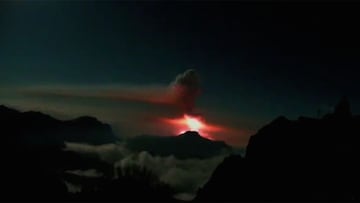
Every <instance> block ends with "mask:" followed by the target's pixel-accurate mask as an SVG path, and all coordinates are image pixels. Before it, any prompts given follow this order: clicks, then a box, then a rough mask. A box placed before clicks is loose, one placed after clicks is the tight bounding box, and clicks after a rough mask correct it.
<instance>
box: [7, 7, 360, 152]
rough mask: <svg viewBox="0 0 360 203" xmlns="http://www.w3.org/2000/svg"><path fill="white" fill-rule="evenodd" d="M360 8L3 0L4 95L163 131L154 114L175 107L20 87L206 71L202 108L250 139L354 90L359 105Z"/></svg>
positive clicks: (166, 78) (236, 137) (163, 79)
mask: <svg viewBox="0 0 360 203" xmlns="http://www.w3.org/2000/svg"><path fill="white" fill-rule="evenodd" d="M359 9H360V5H359V4H350V3H346V4H345V3H344V4H339V3H336V4H335V3H324V4H320V3H309V4H300V3H284V2H283V3H280V2H278V3H260V2H257V3H249V2H224V3H220V2H211V3H210V2H205V1H201V2H196V3H195V2H190V1H189V2H187V1H185V2H177V3H176V2H172V3H165V2H161V1H145V2H140V1H139V2H135V1H133V2H124V1H118V2H116V1H106V2H100V1H99V2H97V1H88V2H86V1H75V2H73V1H13V2H10V1H9V2H1V3H0V28H1V29H0V45H1V46H0V103H3V104H8V105H10V106H15V107H18V108H21V109H23V110H33V109H39V110H42V111H46V112H47V113H50V114H53V115H56V116H58V117H66V116H69V117H72V116H78V115H84V114H85V115H94V116H97V117H98V118H99V119H101V120H104V121H106V122H109V123H111V124H113V126H114V128H115V129H117V131H118V132H119V134H121V135H124V136H127V135H129V136H130V135H136V134H140V133H158V131H157V130H156V129H158V128H159V126H155V127H154V125H152V124H151V122H149V121H148V120H147V119H148V118H149V117H156V116H167V109H168V108H167V107H162V106H159V105H150V104H144V103H137V102H128V101H122V102H120V101H112V100H105V99H103V100H101V99H86V98H48V97H46V98H43V97H36V96H34V95H26V94H24V95H23V94H21V93H19V92H17V91H15V90H14V89H19V88H20V89H21V88H22V87H29V86H41V87H46V86H51V85H72V86H77V85H85V86H86V85H89V86H98V85H100V86H101V85H127V86H133V85H136V86H145V87H146V86H151V85H164V86H166V85H168V84H169V83H170V82H171V81H173V80H174V78H175V77H176V75H178V74H180V73H183V72H184V71H185V70H187V69H196V71H197V73H198V75H199V77H200V80H201V95H200V96H199V98H198V100H197V105H196V108H197V109H199V111H200V112H201V113H202V115H203V116H204V118H205V119H206V120H208V121H209V122H212V123H215V124H219V125H222V126H228V127H229V128H233V129H236V132H238V133H233V134H232V135H231V136H227V137H226V135H219V136H218V138H219V139H224V140H226V141H228V142H229V143H230V144H233V145H239V146H244V145H245V144H246V142H247V138H248V137H249V136H250V135H251V134H252V133H254V132H256V131H257V130H258V129H259V128H260V127H262V126H264V125H265V124H267V123H269V122H270V121H271V120H272V119H274V118H276V117H278V116H280V115H284V116H286V117H289V118H291V119H296V118H297V117H299V116H310V117H317V116H318V110H319V109H320V110H321V111H323V112H328V111H331V109H332V108H333V106H334V105H335V104H336V102H337V101H338V100H339V99H340V98H341V97H342V96H344V95H346V96H348V97H349V99H350V102H351V104H352V109H353V112H354V113H359V112H360V106H359V105H358V103H359V102H360V95H359V93H358V92H359V91H358V89H359V87H360V82H359V81H358V78H359V72H360V71H359V68H358V67H359V65H360V61H359V56H360V49H359V47H360V46H359V45H360V40H359V36H360V33H359V31H358V22H359V19H360V18H359V17H360V13H359V12H358V11H359ZM169 111H170V110H169ZM168 116H170V113H169V115H168ZM221 136H224V137H223V138H221Z"/></svg>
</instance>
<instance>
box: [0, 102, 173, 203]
mask: <svg viewBox="0 0 360 203" xmlns="http://www.w3.org/2000/svg"><path fill="white" fill-rule="evenodd" d="M0 133H1V136H2V141H3V142H2V143H1V148H0V150H1V152H2V153H1V154H0V156H1V159H0V160H1V167H0V186H1V188H2V189H1V195H0V201H15V202H17V201H24V202H29V201H36V202H39V201H40V202H43V201H44V202H49V201H101V202H103V201H140V200H141V201H175V200H174V199H173V197H172V196H173V194H174V191H173V189H172V188H171V187H170V186H168V185H167V184H165V183H162V182H161V181H160V180H159V178H158V177H156V176H155V175H154V174H152V173H151V172H149V171H146V169H145V168H138V166H133V167H132V168H130V169H127V170H126V171H121V170H120V169H118V171H117V174H118V175H117V177H116V176H115V171H114V169H115V168H114V165H113V164H110V163H107V162H104V161H102V160H100V158H99V157H94V156H87V155H83V154H79V153H76V152H73V151H67V150H64V149H65V145H64V142H79V143H87V144H92V145H100V144H106V143H113V142H114V141H116V140H117V139H116V138H115V136H114V135H113V133H112V131H111V128H110V126H109V125H107V124H103V123H101V122H99V121H98V120H97V119H95V118H93V117H88V116H84V117H80V118H77V119H74V120H69V121H60V120H57V119H55V118H52V117H51V116H48V115H46V114H43V113H40V112H34V111H29V112H19V111H17V110H14V109H11V108H8V107H5V106H0ZM74 170H75V171H86V170H96V171H97V172H99V174H102V175H101V177H83V176H81V175H78V174H71V173H69V172H71V171H74ZM119 174H120V175H119ZM68 184H77V185H81V187H82V189H83V190H82V191H81V192H79V193H70V192H69V191H68Z"/></svg>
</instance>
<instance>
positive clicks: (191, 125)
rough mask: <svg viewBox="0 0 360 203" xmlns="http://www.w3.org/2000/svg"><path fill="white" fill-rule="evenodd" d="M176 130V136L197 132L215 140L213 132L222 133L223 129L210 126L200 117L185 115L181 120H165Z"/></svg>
mask: <svg viewBox="0 0 360 203" xmlns="http://www.w3.org/2000/svg"><path fill="white" fill-rule="evenodd" d="M164 121H165V122H166V123H167V124H170V126H171V127H172V128H173V129H174V133H175V134H177V135H178V134H182V133H184V132H186V131H197V132H198V133H199V134H200V135H201V136H202V137H204V138H207V139H210V140H213V137H212V136H211V135H210V134H211V132H215V131H221V130H222V128H220V127H218V126H214V125H210V124H208V123H206V122H205V121H204V119H203V118H201V117H200V116H193V115H188V114H185V115H184V116H183V117H181V118H173V119H164Z"/></svg>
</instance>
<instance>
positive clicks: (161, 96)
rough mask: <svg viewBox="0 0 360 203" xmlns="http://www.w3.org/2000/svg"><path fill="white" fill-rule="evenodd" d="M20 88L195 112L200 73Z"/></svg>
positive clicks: (37, 93)
mask: <svg viewBox="0 0 360 203" xmlns="http://www.w3.org/2000/svg"><path fill="white" fill-rule="evenodd" d="M16 90H17V91H20V92H21V93H25V94H30V95H32V96H40V97H59V96H60V97H81V98H97V99H105V100H112V101H114V100H117V101H133V102H144V103H152V104H160V105H167V106H174V107H178V108H179V110H181V111H182V113H187V114H190V113H193V111H194V107H195V101H196V98H197V97H198V95H199V92H200V91H199V90H200V88H199V79H198V75H197V73H196V71H195V70H194V69H188V70H186V71H185V72H183V73H181V74H179V75H177V76H176V78H175V79H174V80H173V81H172V82H171V83H170V84H168V85H161V84H149V85H133V84H130V85H129V84H126V85H125V84H120V85H119V84H112V85H107V86H102V85H100V86H99V85H88V86H84V85H71V86H69V85H55V86H54V85H45V86H44V85H43V86H32V87H21V88H17V89H16Z"/></svg>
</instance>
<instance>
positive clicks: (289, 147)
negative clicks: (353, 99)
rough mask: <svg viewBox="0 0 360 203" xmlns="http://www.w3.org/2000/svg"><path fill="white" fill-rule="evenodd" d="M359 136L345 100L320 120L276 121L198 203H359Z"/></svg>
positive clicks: (227, 165) (223, 169)
mask: <svg viewBox="0 0 360 203" xmlns="http://www.w3.org/2000/svg"><path fill="white" fill-rule="evenodd" d="M359 135H360V119H359V117H358V116H352V115H351V113H350V110H349V105H348V103H347V101H346V100H344V99H343V100H342V101H341V102H340V103H339V104H338V106H337V108H336V110H335V112H334V113H333V114H329V115H326V116H324V117H323V118H321V119H313V118H304V117H300V118H299V119H298V120H295V121H291V120H288V119H286V118H284V117H279V118H277V119H275V120H274V121H273V122H271V123H270V124H269V125H267V126H265V127H263V128H262V129H260V130H259V131H258V132H257V133H256V134H255V135H253V136H252V137H251V139H250V141H249V144H248V146H247V151H246V155H245V157H244V158H237V159H235V158H234V157H233V158H228V159H225V160H224V162H223V163H222V164H220V165H219V166H218V169H217V170H215V172H214V174H213V176H212V178H210V180H209V181H208V183H207V184H206V185H205V186H204V187H203V188H202V189H201V190H199V192H198V196H197V200H198V201H204V200H205V201H206V200H215V199H216V200H221V201H225V200H228V201H350V200H357V201H359V200H360V187H359V186H358V184H357V183H358V182H359V181H360V175H359V171H360V167H359V166H358V164H357V162H358V160H360V137H359ZM235 169H236V170H235ZM233 184H234V185H237V186H238V187H236V189H235V188H234V187H233ZM220 191H227V192H220Z"/></svg>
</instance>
